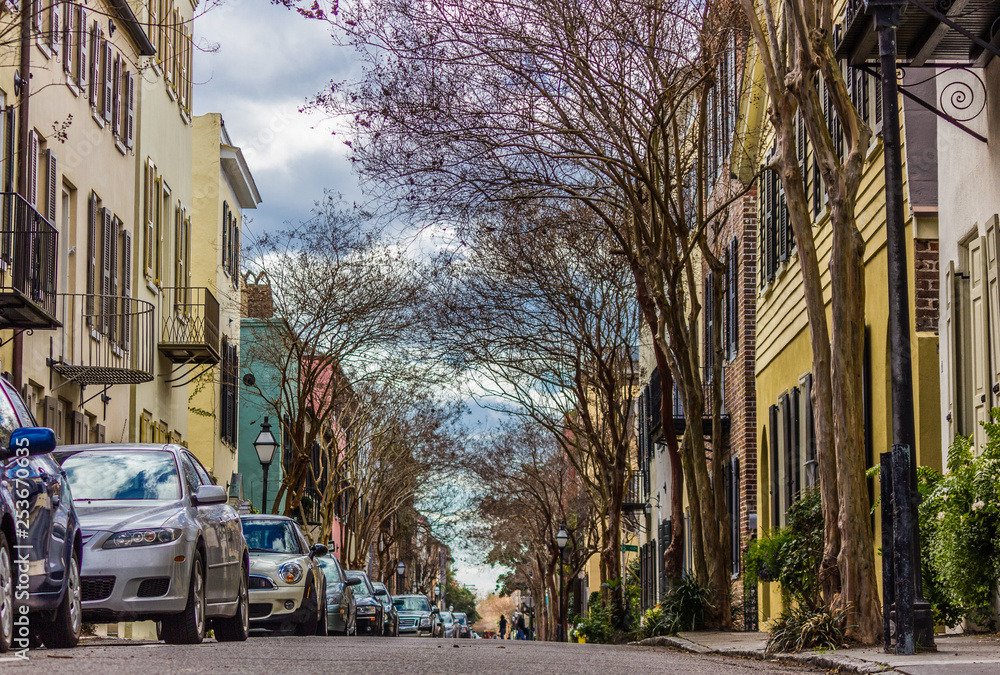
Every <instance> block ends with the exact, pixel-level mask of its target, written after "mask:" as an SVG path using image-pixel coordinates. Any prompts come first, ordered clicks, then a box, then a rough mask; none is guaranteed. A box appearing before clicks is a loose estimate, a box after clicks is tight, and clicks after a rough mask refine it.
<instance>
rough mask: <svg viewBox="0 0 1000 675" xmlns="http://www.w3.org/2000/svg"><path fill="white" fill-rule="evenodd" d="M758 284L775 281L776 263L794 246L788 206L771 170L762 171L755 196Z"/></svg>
mask: <svg viewBox="0 0 1000 675" xmlns="http://www.w3.org/2000/svg"><path fill="white" fill-rule="evenodd" d="M758 202H759V204H758V206H759V210H760V214H759V228H760V233H759V241H758V250H759V252H760V253H759V255H758V258H757V259H758V260H759V261H760V287H761V288H762V289H763V288H766V287H767V285H768V284H770V283H772V282H773V281H774V278H775V276H776V275H777V273H778V266H779V264H781V263H783V262H785V261H787V260H788V258H789V257H790V256H791V252H792V250H794V248H795V240H794V237H793V236H792V228H791V227H789V223H788V205H787V203H786V202H785V191H784V189H782V187H781V180H780V179H779V178H778V174H777V173H776V172H774V171H770V170H768V171H765V172H764V173H763V174H762V175H761V178H760V194H759V195H758Z"/></svg>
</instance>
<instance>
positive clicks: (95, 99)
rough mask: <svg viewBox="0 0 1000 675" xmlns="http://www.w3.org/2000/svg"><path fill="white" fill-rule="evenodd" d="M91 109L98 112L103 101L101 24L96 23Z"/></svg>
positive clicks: (91, 34) (91, 44)
mask: <svg viewBox="0 0 1000 675" xmlns="http://www.w3.org/2000/svg"><path fill="white" fill-rule="evenodd" d="M88 66H89V68H90V107H91V108H93V109H94V110H97V104H98V103H100V99H101V24H100V23H99V22H98V21H96V20H95V21H94V27H93V29H92V30H91V32H90V63H89V64H88Z"/></svg>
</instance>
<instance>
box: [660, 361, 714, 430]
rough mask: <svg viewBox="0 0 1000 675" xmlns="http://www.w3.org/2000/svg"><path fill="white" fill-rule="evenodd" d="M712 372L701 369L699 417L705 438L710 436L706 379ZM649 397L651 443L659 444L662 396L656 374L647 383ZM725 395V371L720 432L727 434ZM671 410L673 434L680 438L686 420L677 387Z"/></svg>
mask: <svg viewBox="0 0 1000 675" xmlns="http://www.w3.org/2000/svg"><path fill="white" fill-rule="evenodd" d="M711 375H712V371H711V369H710V368H702V372H701V387H702V393H703V395H704V397H705V410H704V412H703V414H702V417H701V424H702V433H703V434H704V435H705V436H711V435H712V382H711V381H710V380H709V379H708V378H709V377H711ZM649 395H650V434H651V436H652V439H653V441H655V442H657V443H659V442H662V441H663V422H662V420H661V419H660V402H661V398H662V396H663V393H662V391H661V387H660V377H659V374H658V373H655V372H654V373H653V377H652V378H651V379H650V381H649ZM725 399H726V393H725V371H723V387H722V431H723V433H727V432H728V431H729V427H730V424H731V422H730V417H729V413H727V412H726V400H725ZM671 407H672V408H673V418H674V433H675V434H676V435H677V436H682V435H683V434H684V431H685V429H687V419H686V418H685V417H684V401H683V400H682V399H681V395H680V392H679V391H678V390H677V385H676V384H675V385H674V391H673V397H672V406H671Z"/></svg>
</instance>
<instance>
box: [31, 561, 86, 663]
mask: <svg viewBox="0 0 1000 675" xmlns="http://www.w3.org/2000/svg"><path fill="white" fill-rule="evenodd" d="M81 602H82V600H81V598H80V556H79V554H78V553H77V552H76V551H74V552H73V555H72V557H70V559H69V571H68V574H67V575H66V592H65V593H64V594H63V600H62V602H61V603H59V607H57V608H56V613H55V615H54V616H53V617H52V620H51V621H44V622H40V623H39V625H38V628H37V630H38V639H40V640H41V641H42V644H44V645H45V646H46V647H48V648H49V649H69V648H72V647H75V646H76V645H77V643H78V642H79V641H80V632H81V631H82V629H83V606H82V605H81V604H80V603H81Z"/></svg>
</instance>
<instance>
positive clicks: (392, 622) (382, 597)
mask: <svg viewBox="0 0 1000 675" xmlns="http://www.w3.org/2000/svg"><path fill="white" fill-rule="evenodd" d="M372 588H374V589H375V597H376V598H378V600H379V602H381V603H382V635H389V636H391V637H399V612H397V611H396V605H395V602H394V601H393V599H392V595H390V594H389V589H388V588H386V587H385V584H383V583H382V582H381V581H373V582H372Z"/></svg>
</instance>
